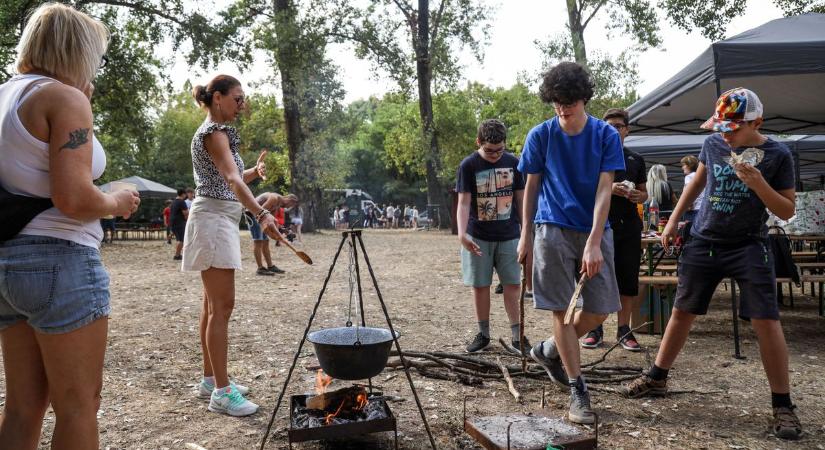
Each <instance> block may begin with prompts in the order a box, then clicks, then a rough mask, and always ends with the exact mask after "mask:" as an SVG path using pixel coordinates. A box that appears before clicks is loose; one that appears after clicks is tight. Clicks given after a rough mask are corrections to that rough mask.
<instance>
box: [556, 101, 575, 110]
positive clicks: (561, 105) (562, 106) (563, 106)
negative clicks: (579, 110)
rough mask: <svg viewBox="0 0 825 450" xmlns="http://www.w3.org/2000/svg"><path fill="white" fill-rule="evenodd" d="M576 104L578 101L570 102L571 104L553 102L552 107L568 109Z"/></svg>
mask: <svg viewBox="0 0 825 450" xmlns="http://www.w3.org/2000/svg"><path fill="white" fill-rule="evenodd" d="M577 103H578V100H576V101H574V102H571V103H562V102H560V101H555V100H554V101H553V107H554V108H556V109H570V108H572V107H574V106H576V104H577Z"/></svg>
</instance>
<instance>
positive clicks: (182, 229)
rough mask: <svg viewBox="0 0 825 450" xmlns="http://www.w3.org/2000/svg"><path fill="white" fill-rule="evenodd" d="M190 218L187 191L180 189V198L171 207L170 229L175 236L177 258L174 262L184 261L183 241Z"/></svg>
mask: <svg viewBox="0 0 825 450" xmlns="http://www.w3.org/2000/svg"><path fill="white" fill-rule="evenodd" d="M188 217H189V208H187V207H186V190H185V189H178V196H177V198H175V199H174V200H172V205H171V206H169V227H170V228H171V229H172V234H174V235H175V241H176V242H177V244H176V245H175V256H173V257H172V259H173V260H178V261H179V260H181V259H183V256H182V252H183V241H184V235H185V234H186V219H187V218H188Z"/></svg>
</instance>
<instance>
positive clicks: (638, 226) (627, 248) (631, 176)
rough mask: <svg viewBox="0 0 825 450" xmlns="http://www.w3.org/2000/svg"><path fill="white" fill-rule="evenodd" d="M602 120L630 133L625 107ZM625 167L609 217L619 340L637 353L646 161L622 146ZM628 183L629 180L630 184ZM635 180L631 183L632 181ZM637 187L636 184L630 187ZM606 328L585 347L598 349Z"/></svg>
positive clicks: (598, 330) (622, 133)
mask: <svg viewBox="0 0 825 450" xmlns="http://www.w3.org/2000/svg"><path fill="white" fill-rule="evenodd" d="M603 120H604V121H605V122H607V123H608V124H609V125H610V126H612V127H613V128H615V129H616V131H618V132H619V137H620V138H621V141H622V144H624V139H625V138H626V137H627V135H628V134H629V133H630V132H629V130H628V124H629V123H630V115H629V114H628V113H627V111H626V110H624V109H619V108H610V109H608V110H607V112H605V113H604V117H603ZM623 155H624V165H625V170H620V171H616V176H615V177H614V180H613V195H612V196H611V197H610V213H609V214H608V220H609V221H610V228H611V229H612V230H613V251H614V256H613V261H614V267H615V269H616V282H617V284H618V285H619V298H620V299H621V302H622V309H621V310H620V311H619V312H618V313H617V314H616V322H617V325H618V328H617V329H616V339H617V340H618V341H619V344H620V345H621V346H622V348H624V349H625V350H628V351H631V352H638V351H640V350H641V349H642V348H641V346H639V342H638V341H637V340H636V337H635V336H633V333H632V332H631V331H630V313H631V312H632V311H633V309H634V308H635V306H636V305H635V301H636V297H637V296H638V295H639V259H640V258H641V257H642V219H640V218H639V213H638V211H637V210H636V205H637V204H639V203H644V202H645V200H647V187H646V186H645V183H646V182H647V169H646V168H645V160H644V158H642V156H641V155H639V154H638V153H634V152H632V151H630V150H628V149H627V148H623ZM628 182H629V183H628ZM630 183H632V184H630ZM630 186H634V187H632V188H631V187H630ZM603 338H604V329H603V328H602V326H601V325H599V326H598V327H596V328H594V329H593V330H590V332H589V333H587V336H585V337H584V339H582V343H581V346H582V347H584V348H596V347H598V346H599V345H601V343H602V339H603Z"/></svg>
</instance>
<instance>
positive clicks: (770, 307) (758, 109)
mask: <svg viewBox="0 0 825 450" xmlns="http://www.w3.org/2000/svg"><path fill="white" fill-rule="evenodd" d="M762 114H763V108H762V102H760V101H759V97H757V96H756V94H755V93H754V92H753V91H751V90H748V89H745V88H735V89H731V90H729V91H727V92H725V93H724V94H722V96H721V97H719V100H717V102H716V109H715V111H714V115H713V117H711V118H710V119H708V120H707V121H706V122H705V123H704V124H702V128H705V129H710V130H713V131H716V132H717V133H716V134H712V135H710V136H708V138H707V139H705V143H704V145H703V146H702V151H701V153H699V167H698V168H697V170H696V176H695V177H694V178H693V181H692V182H691V183H690V184H688V185H687V186H686V187H685V191H684V192H683V193H682V197H681V198H680V199H679V203H678V204H677V205H676V208H675V209H674V210H673V213H672V214H671V215H670V220H669V221H668V223H667V226H666V227H665V229H664V231H663V233H662V245H663V246H664V247H665V249H667V247H668V246H669V245H670V240H671V239H672V238H673V237H674V236H675V234H676V226H677V222H678V218H679V217H681V216H682V214H683V213H684V212H686V211H687V210H688V209H690V207H691V205H692V204H693V201H694V200H695V199H696V197H698V196H699V194H700V193H701V192H702V191H703V190H704V198H703V199H702V203H701V204H700V206H699V212H698V214H697V216H696V219H695V221H694V223H693V226H692V227H691V230H690V238H689V239H688V241H687V243H685V244H684V245H683V246H682V253H681V255H680V256H679V286H678V288H677V290H676V300H675V301H674V304H673V313H672V315H671V317H670V320H669V321H668V324H667V328H666V329H665V335H664V336H663V337H662V344H661V346H660V347H659V353H658V354H657V355H656V362H655V363H654V364H653V366H652V367H651V368H650V371H648V373H647V374H645V375H642V376H641V377H639V378H637V379H635V380H633V381H632V382H630V383H629V384H628V385H626V386H625V387H623V388H622V393H623V394H624V395H626V396H628V397H633V398H635V397H642V396H654V395H664V394H666V393H667V375H668V371H669V370H670V368H671V367H672V366H673V363H674V361H676V357H677V356H678V355H679V352H680V351H681V350H682V347H683V346H684V345H685V342H686V341H687V338H688V334H689V333H690V328H691V326H692V325H693V321H694V320H695V319H696V316H698V315H704V314H706V313H707V311H708V305H709V304H710V301H711V298H712V297H713V293H714V291H715V290H716V287H717V286H718V285H719V283H720V282H721V281H722V280H723V279H725V278H733V279H735V280H736V284H737V285H739V288H740V290H741V292H742V295H741V303H740V305H739V317H742V318H745V319H750V321H751V325H752V326H753V329H754V331H755V332H756V337H757V340H758V341H759V353H760V355H761V357H762V365H763V367H764V368H765V373H766V374H767V376H768V384H770V387H771V403H772V406H773V423H772V431H773V433H774V434H775V435H776V436H777V437H779V438H782V439H799V437H800V436H801V434H802V425H801V424H800V422H799V418H798V417H797V416H796V413H795V412H794V409H796V407H795V406H794V405H793V403H792V402H791V394H790V381H789V379H788V378H789V377H788V347H787V345H786V344H785V335H784V334H783V332H782V325H781V324H780V322H779V307H778V305H777V302H776V273H775V271H774V265H773V253H772V252H771V251H769V250H768V248H769V246H768V245H767V238H768V229H767V226H766V225H765V222H766V221H767V219H768V212H767V210H770V211H771V212H773V213H774V214H776V216H777V217H779V218H780V219H783V220H788V219H789V218H790V217H791V216H793V215H794V210H795V208H796V205H795V199H796V192H795V189H794V188H795V180H794V178H795V175H794V165H793V159H792V157H791V152H790V150H788V148H787V147H786V146H785V145H784V144H782V143H780V142H777V141H775V140H773V139H771V138H769V137H767V136H764V135H762V134H761V133H760V132H759V127H761V126H762V121H763V119H762ZM734 155H735V156H734Z"/></svg>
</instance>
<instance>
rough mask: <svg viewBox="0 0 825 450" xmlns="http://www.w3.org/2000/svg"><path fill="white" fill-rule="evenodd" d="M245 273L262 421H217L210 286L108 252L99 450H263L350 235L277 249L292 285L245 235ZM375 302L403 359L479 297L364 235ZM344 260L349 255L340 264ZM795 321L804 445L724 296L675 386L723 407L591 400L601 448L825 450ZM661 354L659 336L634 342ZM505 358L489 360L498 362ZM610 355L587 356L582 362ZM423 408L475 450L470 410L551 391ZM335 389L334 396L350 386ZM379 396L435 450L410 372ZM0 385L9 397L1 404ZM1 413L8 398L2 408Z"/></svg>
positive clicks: (496, 328) (246, 335)
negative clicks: (202, 331) (208, 365)
mask: <svg viewBox="0 0 825 450" xmlns="http://www.w3.org/2000/svg"><path fill="white" fill-rule="evenodd" d="M241 241H242V247H243V250H244V255H243V256H244V265H245V266H244V269H243V270H242V271H240V272H239V273H237V275H236V289H237V300H236V307H235V312H234V314H233V317H232V322H231V324H230V361H229V370H230V373H231V375H232V376H233V378H234V379H236V380H237V381H238V382H240V383H242V384H246V385H248V386H249V387H250V388H251V389H252V393H251V395H250V396H249V398H250V399H251V400H252V401H254V402H256V403H259V404H260V405H261V410H260V411H259V412H258V413H257V414H255V415H253V416H251V417H247V418H230V417H226V416H220V415H217V414H214V413H210V412H208V411H207V409H206V406H207V402H206V401H204V400H199V399H197V398H196V397H195V395H194V391H193V389H194V386H195V383H196V382H197V381H199V377H200V374H201V372H200V370H201V368H200V364H201V356H200V344H199V341H198V332H197V326H198V315H199V312H200V308H201V295H202V294H201V293H202V288H201V282H200V279H199V276H198V275H197V274H193V273H181V272H180V271H179V270H178V268H179V264H177V262H176V261H172V248H171V246H169V245H166V243H165V242H162V241H150V242H117V243H115V244H112V245H106V246H104V247H103V250H102V251H103V255H104V260H105V264H106V266H107V268H108V269H109V272H110V274H111V279H112V285H111V292H112V309H113V313H112V316H111V319H110V325H109V333H110V334H109V344H108V349H107V352H106V363H105V372H104V386H103V394H102V396H103V399H102V406H101V410H100V412H99V414H98V417H99V421H100V433H101V446H102V448H105V449H183V448H187V444H188V443H194V444H197V445H200V446H203V447H204V448H207V449H210V450H215V449H236V448H237V449H250V448H257V447H258V445H259V444H260V440H261V438H262V436H263V433H264V430H265V429H266V425H267V422H268V421H269V417H270V414H271V413H272V410H273V408H274V406H275V403H276V400H277V396H278V393H279V392H280V389H281V386H282V384H283V382H284V379H285V376H286V372H287V370H288V368H289V365H290V363H291V361H292V358H293V355H294V353H295V351H296V349H297V346H298V342H299V340H300V338H301V335H302V333H303V331H304V328H305V327H306V324H307V319H308V318H309V315H310V313H311V311H312V307H313V305H314V303H315V300H316V299H317V297H318V293H319V291H320V289H321V286H322V284H323V281H324V277H325V276H326V273H327V271H328V269H329V265H330V263H331V261H332V256H333V255H334V253H335V250H336V248H337V244H338V243H339V241H340V235H339V234H337V233H333V232H332V231H327V232H324V233H322V234H313V235H309V236H306V237H305V241H306V244H305V246H304V249H305V250H306V251H307V252H308V253H309V254H310V255H311V256H312V258H313V259H314V260H315V265H314V266H307V265H304V264H303V263H302V262H301V261H300V260H299V259H298V258H296V257H295V256H294V255H292V254H291V253H289V252H288V250H286V249H284V248H276V247H274V246H273V253H274V256H275V258H276V264H277V265H278V266H280V267H282V268H283V269H285V270H286V271H287V273H286V274H285V275H279V276H275V277H261V276H256V275H255V263H254V261H253V259H252V254H251V241H250V239H249V236H248V234H244V233H242V237H241ZM364 241H365V245H366V247H367V251H368V253H369V257H370V260H371V262H372V264H373V268H374V269H375V273H376V276H377V278H378V282H379V287H380V289H381V292H382V294H383V296H384V298H385V300H386V301H387V306H388V308H389V311H390V313H391V316H392V320H393V325H394V326H395V327H396V328H397V329H398V330H399V331H400V332H401V333H402V335H403V337H402V338H401V341H400V342H401V345H402V348H403V349H404V350H418V351H439V350H441V351H450V352H460V351H463V347H464V345H465V343H466V341H467V340H468V339H470V338H471V337H472V336H473V335H474V334H475V332H476V324H475V320H474V316H473V313H472V302H471V297H470V292H469V290H468V289H467V288H465V287H463V286H462V284H461V281H460V264H459V253H458V243H457V240H456V239H455V237H453V236H450V235H448V234H441V233H436V232H412V231H368V232H365V236H364ZM343 256H346V254H345V253H344V254H343ZM346 263H347V259H346V258H344V259H343V260H341V261H340V262H339V264H338V265H337V267H336V270H335V272H334V273H333V275H332V279H331V281H330V286H329V289H328V291H327V293H326V295H325V296H324V300H323V302H322V303H321V308H320V309H319V311H318V315H317V317H316V320H315V323H314V324H313V326H312V328H313V329H318V328H324V327H335V326H342V325H343V324H344V323H345V321H346V314H347V300H348V298H349V296H348V292H349V291H348V285H347V270H346V269H347V264H346ZM361 269H362V273H363V275H364V276H363V279H364V281H365V283H364V285H365V298H364V302H365V305H366V306H365V308H366V314H367V323H368V325H370V324H371V325H374V326H382V327H383V326H385V323H384V319H383V315H382V314H381V312H380V308H379V304H378V300H377V297H376V296H375V294H374V291H373V289H372V288H371V283H369V279H368V277H367V274H366V270H365V268H364V267H363V265H362V267H361ZM499 298H500V297H498V296H494V297H493V300H494V305H493V308H492V310H493V312H492V319H491V323H492V327H493V334H494V336H495V337H497V336H505V337H506V336H508V335H509V327H508V325H507V319H506V316H505V313H504V308H503V306H502V305H501V304H500V302H499V303H497V300H498V299H499ZM795 300H796V302H795V303H796V306H795V308H793V309H790V308H785V309H784V310H783V324H784V326H785V333H786V336H787V340H788V344H789V347H790V355H791V356H790V362H791V366H790V367H791V371H792V374H791V379H792V393H793V399H794V401H795V402H796V404H797V405H798V406H799V410H798V412H799V415H800V418H801V420H802V423H803V425H804V427H805V430H806V435H805V437H804V439H803V440H802V441H799V442H796V443H788V442H782V441H779V440H777V439H775V438H773V437H771V436H769V435H768V433H767V424H768V420H769V418H770V414H771V410H770V391H769V388H768V384H767V380H766V378H765V376H764V374H763V371H762V366H761V364H760V360H759V354H758V348H757V345H756V340H755V336H754V334H753V332H752V330H751V329H750V327H748V326H747V325H746V324H745V325H744V326H743V327H742V330H743V336H742V337H743V349H742V352H743V354H744V355H745V356H746V357H747V358H746V359H744V360H736V359H734V358H733V357H732V353H733V340H732V331H731V324H730V313H729V294H728V293H726V292H724V291H722V290H720V291H719V292H718V293H717V299H716V300H715V301H714V303H713V306H712V311H711V313H710V314H709V315H708V316H707V317H705V318H702V319H700V320H699V321H697V324H696V326H695V327H694V330H693V333H692V334H691V337H690V340H689V343H688V345H687V346H686V348H685V350H684V351H683V353H682V355H681V356H680V358H679V360H678V361H677V364H676V367H675V368H674V369H673V370H672V371H671V381H670V387H671V388H672V389H685V390H696V391H702V392H708V391H710V392H715V393H711V394H678V395H671V396H669V397H666V398H662V399H653V400H625V399H623V398H621V397H619V396H618V395H616V394H613V393H603V392H593V406H594V408H596V409H597V411H599V412H600V414H601V417H602V421H603V424H602V426H601V430H600V432H601V434H600V437H599V442H600V444H601V448H611V449H654V448H655V449H659V448H680V449H681V448H691V449H694V448H695V449H699V448H705V449H725V448H731V449H774V448H782V449H825V410H823V408H822V404H823V403H822V398H823V394H824V393H825V370H823V366H825V333H823V331H825V318H822V317H819V316H818V315H817V303H816V301H815V300H814V299H812V298H810V297H807V296H804V297H803V296H802V295H800V294H799V293H798V292H797V295H796V299H795ZM548 321H549V316H548V313H545V312H542V311H536V310H534V309H532V307H528V308H527V310H526V329H527V335H528V336H529V337H530V338H531V339H532V340H533V341H534V342H535V341H538V340H539V339H540V338H546V337H548V336H549V335H550V330H549V326H548ZM606 327H607V328H606V335H607V336H608V339H607V341H608V343H609V344H612V343H613V339H612V336H614V335H615V316H613V317H611V318H610V319H608V322H607V325H606ZM637 336H638V338H639V340H640V341H641V343H642V344H643V345H645V346H647V347H648V348H650V350H651V352H652V353H653V354H655V352H656V349H657V347H658V345H659V342H660V338H659V337H658V336H648V335H637ZM497 352H499V350H498V349H494V350H491V351H489V352H488V353H490V356H491V357H492V356H494V354H495V353H497ZM603 352H604V349H600V350H583V358H584V359H585V361H588V360H593V359H595V358H597V357H599V356H600V355H601V354H602V353H603ZM608 362H609V363H611V364H616V365H621V364H625V365H636V366H643V365H645V362H644V357H643V356H642V355H641V354H631V353H628V352H625V351H622V350H621V349H619V350H617V351H614V352H613V353H611V354H610V356H609V359H608ZM314 364H316V360H315V358H314V356H313V354H312V347H311V345H310V344H307V345H306V346H305V347H304V350H303V352H302V358H301V359H299V363H298V367H297V368H296V370H295V374H294V376H293V379H292V382H291V383H290V387H289V390H288V392H287V394H288V395H291V394H296V393H304V392H309V391H311V389H312V386H313V381H314V374H313V373H311V372H309V371H307V370H306V368H305V366H310V365H314ZM413 380H414V381H415V384H416V388H417V390H418V394H419V396H420V398H421V401H422V403H423V405H424V409H425V412H426V416H427V420H428V421H429V424H430V427H431V428H432V430H433V433H434V435H435V439H436V442H437V443H438V446H439V448H442V449H475V448H480V447H479V446H478V445H477V444H476V443H475V442H474V441H473V440H472V439H471V438H470V437H469V436H468V435H467V434H466V433H464V432H463V430H462V400H463V398H464V397H465V396H470V399H469V400H468V406H467V410H468V415H493V414H505V413H512V412H519V411H527V410H528V409H535V408H536V407H537V405H538V403H539V399H540V396H541V392H542V387H541V386H542V383H540V382H538V381H529V380H523V379H516V386H517V388H518V389H519V390H520V391H521V393H522V395H523V396H524V397H525V400H526V401H525V404H524V405H519V404H518V403H516V402H515V401H514V399H513V398H512V397H511V396H510V394H509V393H508V392H507V389H506V386H505V385H504V384H503V383H501V382H497V381H488V382H485V384H484V386H483V387H479V388H469V387H466V386H462V385H460V384H456V383H453V382H449V381H437V380H432V379H428V378H423V377H421V376H419V375H418V374H416V373H415V372H413ZM346 383H347V382H343V381H336V382H334V383H333V385H332V387H333V388H334V387H336V386H338V387H342V386H346V385H347V384H346ZM374 383H375V384H376V385H378V386H379V387H380V388H381V389H382V390H383V391H384V393H385V394H391V395H395V396H399V397H403V398H405V399H406V401H403V402H393V403H391V408H392V409H393V411H394V413H395V414H396V416H397V418H398V423H399V446H400V448H404V449H417V448H428V444H427V442H428V441H427V436H426V433H425V431H424V427H423V426H422V423H421V418H420V417H419V413H418V410H417V409H416V407H415V403H414V402H413V401H412V396H411V393H410V389H409V386H408V384H407V382H406V379H405V377H404V376H403V373H402V372H397V371H392V370H387V371H385V372H384V373H382V374H381V375H379V376H378V377H377V378H375V379H374ZM544 384H545V385H546V389H547V401H548V406H547V408H546V409H545V413H546V414H549V415H554V416H561V415H562V414H563V413H564V412H565V411H566V405H567V399H568V394H567V393H566V392H563V391H562V390H560V389H559V388H557V387H554V386H553V385H552V384H551V383H550V382H549V381H548V382H546V383H544ZM4 390H5V386H4V380H3V378H2V375H0V393H2V392H4ZM0 402H2V398H0ZM286 414H287V409H286V408H285V407H282V408H281V409H280V412H279V414H278V417H277V419H276V421H275V426H274V427H273V435H274V437H272V438H270V440H269V442H268V443H267V448H269V449H275V448H279V449H280V448H287V443H286V442H287V441H286V431H285V427H286V426H287V421H286ZM53 425H54V415H53V414H52V413H51V412H49V414H48V415H47V417H46V421H45V426H44V431H43V440H42V448H48V442H49V437H50V436H51V430H52V427H53ZM391 443H392V434H391V433H384V435H383V436H381V435H379V436H375V437H372V438H369V439H366V440H364V441H361V442H357V443H355V444H350V445H348V446H345V445H343V444H340V443H325V444H297V445H296V448H305V449H317V448H344V447H346V448H358V449H367V448H392V447H391Z"/></svg>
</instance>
